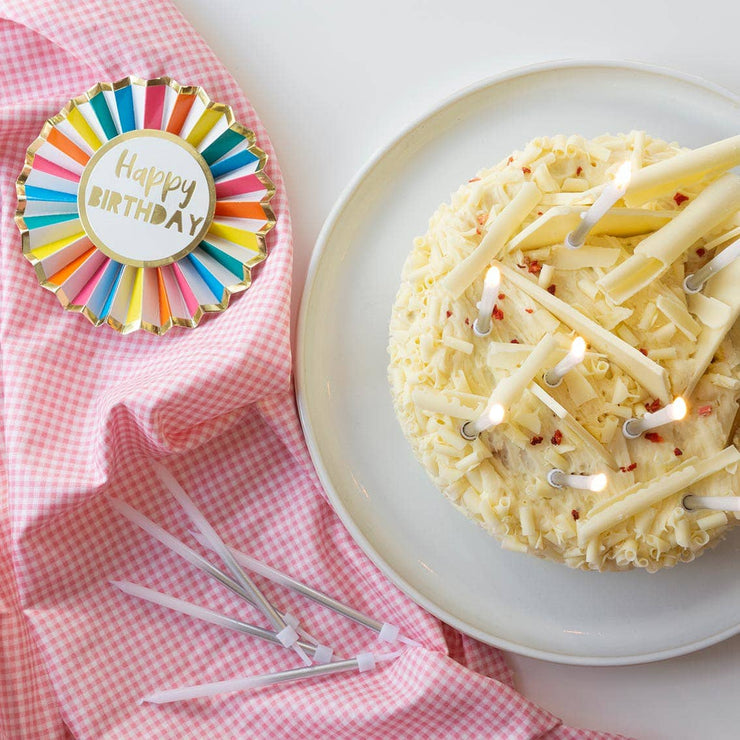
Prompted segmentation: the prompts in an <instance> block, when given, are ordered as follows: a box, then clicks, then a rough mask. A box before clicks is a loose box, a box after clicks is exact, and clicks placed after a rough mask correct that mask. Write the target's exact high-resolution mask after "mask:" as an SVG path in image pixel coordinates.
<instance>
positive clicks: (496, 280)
mask: <svg viewBox="0 0 740 740" xmlns="http://www.w3.org/2000/svg"><path fill="white" fill-rule="evenodd" d="M500 283H501V271H500V270H499V269H498V267H496V266H495V265H494V266H493V267H491V268H489V270H488V272H487V273H486V277H485V279H484V280H483V287H484V288H485V290H495V289H496V288H498V286H499V284H500Z"/></svg>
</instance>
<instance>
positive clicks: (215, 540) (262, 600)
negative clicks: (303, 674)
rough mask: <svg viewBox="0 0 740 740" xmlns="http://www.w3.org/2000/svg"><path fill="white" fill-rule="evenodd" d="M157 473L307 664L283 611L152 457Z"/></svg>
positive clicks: (179, 486)
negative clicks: (242, 566) (260, 587)
mask: <svg viewBox="0 0 740 740" xmlns="http://www.w3.org/2000/svg"><path fill="white" fill-rule="evenodd" d="M150 463H151V466H152V468H153V469H154V472H155V473H156V474H157V477H158V478H159V479H160V481H162V483H163V484H164V485H165V487H166V488H167V489H168V490H169V492H170V493H171V494H172V495H173V496H174V497H175V499H176V500H177V502H178V503H179V504H180V506H181V507H182V508H183V510H184V511H185V513H186V514H187V515H188V518H189V519H190V521H191V522H193V524H195V526H196V527H197V528H198V529H199V530H200V532H201V533H202V534H203V536H204V537H205V538H206V539H207V540H208V541H209V542H210V543H211V545H212V547H213V550H214V552H215V553H216V554H217V555H218V556H219V557H220V558H221V560H223V561H224V563H225V564H226V567H227V568H228V569H229V570H230V571H231V574H232V576H234V579H235V580H236V582H237V583H238V584H239V585H240V586H241V587H242V588H243V589H244V590H245V591H246V592H247V593H249V594H251V595H252V596H253V598H254V599H255V605H256V606H257V608H258V609H259V610H260V611H261V612H262V613H263V614H264V615H265V617H266V618H267V620H268V621H269V622H270V624H271V625H272V626H273V627H274V628H275V629H276V630H279V631H278V632H277V636H278V639H280V641H281V642H282V643H283V644H284V645H285V647H292V648H293V650H294V651H295V652H296V653H297V654H298V656H299V657H300V658H301V660H303V662H304V663H306V664H308V665H310V663H311V660H310V659H309V658H308V656H307V655H306V653H304V652H303V650H302V649H301V647H300V646H299V645H298V644H297V642H298V633H297V632H296V630H295V629H294V628H293V627H292V626H291V625H289V624H288V623H287V622H286V621H285V619H283V617H282V615H281V614H280V613H279V612H278V611H277V610H276V609H275V607H274V606H273V605H272V604H271V603H270V601H269V600H268V599H267V598H266V597H265V596H264V594H263V593H262V592H261V591H260V590H259V589H258V588H257V586H256V585H255V583H254V581H252V579H251V578H250V577H249V576H248V575H247V574H246V573H245V572H244V571H243V570H242V568H241V567H240V566H239V564H238V563H237V562H236V560H234V556H233V555H232V554H231V553H230V552H229V549H228V548H227V547H226V545H225V544H224V543H223V540H222V539H221V538H220V537H219V536H218V533H217V532H216V530H215V529H214V528H213V527H212V526H211V525H210V524H209V522H208V520H207V519H206V518H205V517H204V516H203V514H202V513H201V511H200V510H199V509H198V507H197V506H196V505H195V504H194V503H193V501H192V500H191V499H190V497H189V496H188V495H187V493H185V489H183V487H182V486H181V485H180V484H179V483H178V481H177V480H176V479H175V477H174V476H173V475H172V473H170V471H169V470H167V468H165V467H164V466H163V465H160V464H159V463H157V462H155V461H153V460H152V461H150Z"/></svg>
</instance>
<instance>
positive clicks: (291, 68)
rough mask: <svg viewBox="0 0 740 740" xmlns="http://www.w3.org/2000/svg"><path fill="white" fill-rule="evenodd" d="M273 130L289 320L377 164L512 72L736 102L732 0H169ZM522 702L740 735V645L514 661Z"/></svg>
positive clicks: (613, 725)
mask: <svg viewBox="0 0 740 740" xmlns="http://www.w3.org/2000/svg"><path fill="white" fill-rule="evenodd" d="M175 2H176V4H177V6H178V7H179V8H180V10H181V11H182V12H183V14H184V15H185V16H186V17H187V18H188V20H189V21H190V22H191V23H192V24H193V25H194V26H195V28H196V29H197V30H198V31H199V32H200V33H201V34H202V35H203V37H204V38H205V39H206V41H207V42H208V43H209V44H210V45H211V47H212V48H214V49H215V50H216V53H217V54H218V55H219V56H220V58H221V60H222V61H223V62H224V64H225V65H226V66H227V67H228V68H229V70H230V71H231V72H232V74H233V75H234V77H235V78H236V80H237V82H238V83H239V84H240V85H241V87H242V89H243V90H244V91H245V92H246V94H247V96H248V97H249V98H250V100H251V102H252V104H253V105H254V106H255V108H256V109H257V112H258V114H259V116H260V117H261V119H262V122H263V123H264V125H265V127H266V128H267V130H268V132H269V134H270V137H271V139H272V143H273V145H274V147H275V149H276V151H277V155H278V158H279V161H280V165H281V167H282V171H283V175H284V177H285V180H286V183H287V188H288V195H289V198H290V205H291V213H292V217H293V225H294V232H295V269H294V288H293V316H294V319H295V316H296V312H297V308H298V303H299V301H300V297H301V290H302V286H303V282H304V279H305V274H306V269H307V266H308V261H309V259H310V256H311V251H312V248H313V245H314V243H315V241H316V237H317V235H318V233H319V230H320V228H321V225H322V223H323V221H324V219H325V218H326V216H327V214H328V213H329V211H330V209H331V207H332V205H333V204H334V202H335V200H336V199H337V198H338V197H339V195H340V193H341V191H342V189H343V188H344V186H345V185H346V184H347V183H348V182H349V180H350V179H351V178H352V177H353V175H354V174H355V173H356V172H357V170H359V169H360V167H361V166H362V165H363V164H364V163H365V162H366V160H367V159H368V158H369V157H370V156H371V155H372V154H373V153H374V152H375V150H376V149H378V148H379V147H381V146H383V145H384V144H385V143H387V142H388V141H389V140H390V139H391V138H392V137H394V136H395V135H396V134H397V133H398V132H399V131H400V130H401V129H402V128H404V127H405V126H406V125H407V124H408V123H410V122H411V121H412V120H414V119H416V118H418V117H419V116H420V115H421V114H423V113H426V112H427V111H428V110H429V109H430V108H431V107H433V106H434V105H435V104H436V103H437V102H438V101H439V100H441V99H443V98H445V97H446V96H448V95H450V94H452V93H453V92H455V91H456V90H458V89H459V88H462V87H464V86H467V85H469V84H471V83H473V82H476V81H478V80H480V79H483V78H485V77H488V76H491V75H493V74H497V73H500V72H503V71H505V70H507V69H512V68H516V67H521V66H524V65H528V64H535V63H542V62H547V61H552V60H558V59H614V60H635V61H642V62H648V63H651V64H657V65H661V66H664V67H670V68H673V69H677V70H680V71H682V72H688V73H690V74H694V75H698V76H700V77H704V78H706V79H708V80H711V81H712V82H714V83H717V84H719V85H722V86H724V87H726V88H728V89H730V90H732V91H734V92H735V93H740V63H739V62H740V51H739V49H740V44H739V43H738V32H739V29H740V4H737V3H733V2H730V0H703V2H700V3H697V2H688V1H687V0H673V1H672V2H665V1H664V0H660V1H658V0H652V2H651V1H650V0H639V1H638V0H622V2H620V3H607V2H599V0H589V1H588V2H585V1H583V0H579V1H578V2H570V3H568V2H565V3H563V2H561V3H554V2H552V0H528V2H510V3H500V2H495V0H455V2H450V1H449V0H427V1H425V0H395V1H391V0H375V2H366V3H359V2H352V1H349V0H346V1H345V2H342V1H341V0H314V1H313V2H309V0H272V2H243V1H239V0H208V1H206V0H175ZM508 658H509V660H510V663H511V665H512V666H513V668H514V670H515V672H516V680H517V687H518V689H519V690H520V691H521V692H522V693H523V694H524V695H525V696H527V697H528V698H530V699H532V700H534V701H536V702H538V703H539V704H540V705H542V706H543V707H545V708H547V709H549V710H550V711H552V712H553V713H555V714H557V715H558V716H560V717H562V718H563V719H564V720H565V721H566V722H567V723H569V724H571V725H574V726H580V727H590V728H593V729H600V730H607V731H610V732H619V733H623V734H625V735H630V736H633V737H636V738H640V739H645V740H648V739H650V740H655V739H658V738H671V740H681V739H683V738H692V739H693V738H708V739H709V740H721V739H722V738H735V737H738V736H740V722H738V721H737V719H736V718H737V717H738V712H737V692H738V689H739V688H740V681H739V680H738V679H739V678H740V636H738V637H735V638H733V639H730V640H727V641H726V642H723V643H720V644H719V645H715V646H714V647H711V648H708V649H706V650H703V651H701V652H698V653H694V654H693V655H689V656H685V657H682V658H674V659H672V660H667V661H662V662H659V663H652V664H647V665H638V666H627V667H614V668H601V667H599V668H588V667H585V668H584V667H576V666H566V665H558V664H554V663H547V662H543V661H539V660H534V659H531V658H523V657H520V656H517V655H513V654H508Z"/></svg>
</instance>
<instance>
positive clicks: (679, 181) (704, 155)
mask: <svg viewBox="0 0 740 740" xmlns="http://www.w3.org/2000/svg"><path fill="white" fill-rule="evenodd" d="M737 165H740V135H738V136H731V137H730V138H729V139H723V140H722V141H716V142H714V143H713V144H709V145H707V146H703V147H700V148H699V149H693V150H692V151H689V152H682V153H681V154H677V155H676V156H675V157H671V158H670V159H666V160H664V161H662V162H657V163H656V164H651V165H650V166H649V167H645V168H644V169H641V170H638V171H637V172H636V173H635V174H634V175H633V176H632V181H631V182H630V185H629V187H628V188H627V193H626V194H625V196H624V200H625V202H626V203H627V205H628V206H630V207H634V206H638V205H642V204H643V203H646V202H647V201H649V200H654V199H656V198H660V197H661V196H663V195H669V194H671V193H672V192H674V191H675V190H676V189H677V188H679V187H680V186H684V187H685V186H686V185H688V184H690V183H693V182H696V181H697V180H700V179H701V178H702V177H704V175H706V174H708V173H710V172H724V171H726V170H729V169H731V168H732V167H736V166H737Z"/></svg>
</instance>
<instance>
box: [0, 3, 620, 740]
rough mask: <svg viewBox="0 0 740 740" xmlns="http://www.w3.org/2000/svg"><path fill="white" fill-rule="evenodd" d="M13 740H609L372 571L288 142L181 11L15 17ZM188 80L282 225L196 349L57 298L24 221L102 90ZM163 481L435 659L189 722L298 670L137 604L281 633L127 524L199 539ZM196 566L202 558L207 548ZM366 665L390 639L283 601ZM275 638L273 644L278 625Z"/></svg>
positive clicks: (1, 566) (10, 494)
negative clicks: (295, 285) (301, 363)
mask: <svg viewBox="0 0 740 740" xmlns="http://www.w3.org/2000/svg"><path fill="white" fill-rule="evenodd" d="M0 50H1V51H2V60H3V66H2V72H0V83H1V84H0V141H2V147H0V188H1V190H0V199H1V204H2V224H1V225H0V228H1V229H2V231H1V232H0V239H1V243H2V250H1V252H0V260H1V264H0V308H1V310H0V342H1V347H2V353H1V356H0V360H1V363H2V364H1V372H2V384H1V385H0V393H1V394H2V398H1V401H2V405H1V406H0V408H1V409H2V434H3V439H4V445H3V450H2V452H3V454H2V465H1V472H2V475H1V476H0V504H1V507H0V738H3V740H5V739H8V740H18V739H20V738H44V739H46V738H52V739H53V738H58V737H59V738H61V737H68V736H73V737H79V738H95V739H99V738H137V739H138V738H158V739H159V738H189V737H193V738H226V737H229V738H275V737H289V738H343V737H346V738H357V737H362V738H406V737H409V738H437V737H439V738H443V737H444V738H446V737H450V738H453V737H454V738H463V737H471V738H473V737H475V738H478V737H486V738H548V739H556V738H580V737H584V738H601V737H607V736H606V735H603V734H599V733H596V732H585V731H580V730H574V729H571V728H568V727H565V726H564V725H563V724H562V723H561V722H560V721H559V720H558V719H557V718H556V717H554V716H553V715H552V714H550V713H548V712H546V711H544V710H542V709H540V708H538V707H537V706H535V705H533V704H532V703H531V702H529V701H528V700H527V699H525V698H524V697H522V696H521V695H519V694H518V693H517V692H516V691H515V690H514V689H513V688H512V676H511V673H510V671H509V669H508V668H507V666H506V664H505V662H504V660H503V658H502V655H501V653H500V652H499V651H497V650H495V649H493V648H490V647H488V646H485V645H482V644H480V643H477V642H475V641H474V640H471V639H469V638H467V637H465V636H463V635H461V634H459V633H457V632H455V631H454V630H452V629H451V628H449V627H447V626H445V625H443V624H441V623H440V622H439V621H437V620H436V619H434V618H433V617H431V616H430V615H428V614H427V613H425V612H424V611H423V610H422V609H420V608H419V607H418V606H416V605H415V604H414V603H413V602H411V601H410V600H409V599H408V598H406V597H405V596H404V595H403V594H402V593H400V592H399V591H398V590H397V589H396V588H395V587H394V586H393V585H391V584H390V583H389V582H388V581H387V580H386V579H385V578H384V577H383V576H382V575H381V573H380V572H379V571H378V570H377V569H376V568H375V567H374V566H373V565H372V564H371V563H370V562H369V560H368V559H367V558H366V557H365V555H364V554H363V553H362V552H361V551H360V550H359V549H358V548H357V546H356V545H355V544H354V543H353V541H352V540H351V539H350V537H349V536H348V534H347V532H346V531H345V530H344V528H343V527H342V525H341V524H340V522H339V520H338V519H337V517H336V515H335V514H334V513H333V511H332V509H331V508H330V506H329V505H328V503H327V501H326V499H325V497H324V494H323V492H322V490H321V488H320V486H319V483H318V481H317V479H316V477H315V475H314V472H313V469H312V467H311V462H310V460H309V458H308V455H307V452H306V448H305V445H304V441H303V437H302V435H301V429H300V426H299V424H298V421H297V417H296V413H295V407H294V397H293V393H292V388H291V356H290V344H289V326H290V325H289V299H290V276H291V256H292V255H291V250H292V244H291V225H290V216H289V214H288V208H287V201H286V196H285V189H284V187H283V182H282V178H281V175H280V170H279V169H278V166H277V161H276V159H275V156H274V152H273V150H272V147H271V145H270V141H269V139H268V137H267V134H266V132H265V130H264V129H263V127H262V125H261V124H260V121H259V119H258V118H257V116H256V114H255V112H254V111H253V109H252V108H251V106H250V105H249V103H248V102H247V100H246V98H245V96H244V94H243V93H242V92H241V90H240V89H239V88H238V87H237V85H236V84H235V82H234V80H233V79H232V78H231V76H230V75H229V73H228V72H227V71H226V70H225V69H224V67H223V66H222V65H221V64H220V63H219V61H218V59H217V58H216V56H215V55H214V54H213V52H212V51H211V50H210V49H209V48H208V47H207V46H206V44H205V43H204V42H203V41H202V40H201V39H200V38H199V37H198V35H197V34H196V33H195V32H194V31H193V29H192V28H191V27H190V26H189V25H188V23H187V22H186V21H185V20H184V19H183V18H182V16H181V15H180V14H179V13H178V11H177V10H176V9H174V8H173V7H172V6H171V5H169V4H168V3H167V2H163V1H162V0H135V1H134V2H125V3H122V2H105V1H104V0H84V1H75V2H67V3H62V2H57V1H56V0H55V1H54V2H38V1H36V2H28V1H26V2H16V1H15V0H0ZM128 74H135V75H138V76H140V77H158V76H160V75H164V74H167V75H170V76H171V77H174V78H175V79H176V80H178V81H179V82H182V83H185V84H198V85H202V86H203V87H204V88H205V89H206V90H207V91H208V92H209V94H210V95H211V97H212V98H213V99H215V100H218V101H223V102H228V103H230V104H231V105H232V106H233V108H234V110H235V112H236V114H237V117H238V119H239V120H240V121H242V122H244V123H245V124H246V125H247V126H249V127H250V128H251V129H253V130H254V131H255V132H256V134H257V141H258V144H259V146H261V147H262V148H263V149H264V150H266V151H267V152H268V154H269V157H270V159H269V166H268V170H269V175H270V176H271V177H272V179H273V181H274V182H275V183H276V185H277V195H276V197H275V200H274V201H273V207H274V209H275V212H276V214H277V226H276V228H275V230H274V231H273V232H272V233H271V234H270V237H269V249H270V255H269V258H268V260H267V261H266V262H265V264H264V265H263V266H261V267H260V268H259V270H258V271H257V275H256V279H255V282H254V285H253V287H252V288H251V289H250V290H249V291H248V292H247V293H245V294H243V295H242V296H240V297H239V298H238V299H236V300H235V301H234V302H233V305H232V306H231V307H230V308H229V309H228V310H227V311H226V312H225V313H224V314H221V315H219V316H217V317H211V318H209V319H207V320H205V321H204V322H203V324H202V325H201V326H200V327H199V328H198V329H196V330H194V331H192V330H173V331H171V332H170V333H169V334H168V335H166V336H165V337H162V338H160V337H155V336H152V335H149V334H146V333H143V332H138V333H136V334H134V335H132V336H126V337H122V336H120V335H118V334H116V333H114V332H113V331H112V330H110V329H109V328H107V327H102V328H97V329H96V328H94V327H92V325H90V324H89V323H88V322H87V320H86V319H84V318H83V317H81V316H79V315H75V314H71V313H68V312H65V311H63V310H62V308H61V307H60V305H59V304H58V302H57V300H56V298H55V297H54V296H53V295H52V294H51V293H49V292H47V291H44V290H42V289H41V288H40V287H39V285H38V284H37V281H36V278H35V276H34V271H33V269H32V268H31V266H30V265H29V263H28V262H27V261H26V260H25V258H24V257H23V256H22V254H21V250H20V238H19V235H18V233H17V230H16V227H15V225H14V223H13V213H14V210H15V204H16V197H15V179H16V177H17V176H18V174H19V172H20V171H21V169H22V166H23V161H24V154H25V150H26V148H27V147H28V145H29V144H30V143H31V142H32V141H33V139H34V138H35V137H36V135H37V134H38V132H39V131H40V129H41V127H42V125H43V123H44V120H45V119H46V118H48V117H49V116H51V115H54V114H56V113H57V112H58V111H59V110H60V108H61V107H62V106H63V105H64V104H65V102H66V101H67V100H68V99H69V98H70V97H72V96H74V95H77V94H79V93H80V92H82V91H84V90H85V89H87V88H88V87H90V86H92V85H93V84H94V83H95V82H97V81H99V80H116V79H119V78H121V77H124V76H126V75H128ZM148 457H153V458H157V459H160V460H163V461H164V462H165V463H166V464H167V466H168V467H169V468H170V469H171V470H172V471H173V472H174V473H175V475H176V476H177V477H178V478H179V480H180V481H181V483H182V484H183V485H184V487H185V488H186V490H188V491H189V492H190V493H191V495H192V496H193V498H194V499H195V501H196V502H197V504H198V505H199V506H200V507H201V509H202V510H203V511H204V512H205V513H206V515H207V516H208V518H209V519H210V521H211V522H212V524H213V525H214V526H215V527H216V528H217V530H218V531H219V532H220V533H221V535H222V536H223V537H224V539H225V540H226V541H228V542H230V543H232V544H234V545H236V546H240V547H242V548H243V549H247V550H248V551H249V552H250V553H252V554H253V555H255V556H256V557H258V558H261V559H263V560H265V561H267V562H269V563H271V564H274V565H275V566H277V567H279V568H283V569H285V570H287V571H288V572H291V573H293V574H297V575H300V577H302V578H303V579H304V580H306V581H308V582H309V583H312V584H313V585H315V586H316V587H319V588H322V589H324V590H326V591H329V592H330V593H333V594H336V595H337V596H338V597H340V598H342V599H343V600H345V601H346V602H348V603H350V604H353V605H355V606H356V607H357V608H359V609H362V610H364V611H365V612H368V613H371V614H374V615H380V616H381V617H382V618H383V619H385V620H387V621H389V622H392V623H394V624H397V625H400V626H401V628H402V629H403V631H404V632H405V633H406V634H409V635H410V636H411V637H413V638H415V639H417V640H418V641H419V642H420V643H421V644H422V647H420V648H413V649H411V650H408V651H407V652H406V653H405V654H404V655H403V656H402V657H401V658H399V659H398V660H397V661H396V662H395V663H393V664H390V665H386V666H384V667H383V668H381V669H379V670H377V671H375V672H371V673H364V674H356V673H355V674H343V675H340V676H333V677H327V678H324V679H321V680H318V681H311V682H303V683H300V684H293V685H284V686H280V687H272V688H268V689H263V690H258V691H255V692H252V693H240V694H230V695H225V696H219V697H216V698H213V699H207V700H197V701H192V702H186V703H180V704H172V705H166V706H156V705H143V706H141V705H139V704H138V699H139V698H140V697H142V696H143V695H144V694H147V693H149V692H151V691H153V690H157V689H163V688H170V687H175V686H182V685H190V684H195V683H202V682H210V681H219V680H224V679H227V678H232V677H238V676H247V675H251V674H259V673H265V672H271V671H277V670H284V669H287V668H293V667H296V657H295V655H294V654H293V653H291V652H290V651H285V650H281V649H279V648H276V647H273V646H271V645H267V644H265V643H261V642H257V641H256V640H254V639H253V638H250V637H248V636H245V635H240V634H237V633H233V632H227V631H225V630H221V629H219V628H217V627H214V626H210V625H206V624H203V623H199V622H197V621H195V620H193V619H191V618H188V617H185V616H181V615H177V614H174V613H171V612H168V611H165V610H163V609H161V608H159V607H156V606H153V605H150V604H145V603H143V602H139V601H136V600H134V599H132V598H130V597H127V596H124V595H123V594H121V593H119V592H118V591H116V590H115V589H114V588H112V587H111V586H110V585H109V584H108V580H109V579H121V580H131V581H134V582H136V583H140V584H142V585H146V586H149V587H152V588H155V589H158V590H160V591H165V592H167V593H170V594H173V595H176V596H179V597H181V598H184V599H187V600H189V601H193V602H196V603H199V604H202V605H205V606H209V607H210V608H212V609H215V610H217V611H220V612H223V613H227V614H231V615H233V616H237V617H241V618H242V619H244V620H246V621H252V622H258V623H260V624H264V623H263V622H261V618H260V616H259V615H258V614H256V613H255V612H254V610H253V609H252V608H251V607H249V605H246V604H244V603H243V602H240V601H238V600H237V599H236V598H234V597H233V596H232V595H231V594H230V593H229V592H227V591H225V590H224V589H223V588H221V587H220V586H219V585H218V584H216V583H215V582H213V581H212V580H210V579H208V578H207V577H206V576H204V575H203V574H201V573H200V572H199V571H196V570H195V569H193V568H192V567H191V566H189V565H187V564H186V563H184V562H183V561H182V560H180V559H178V558H177V556H174V555H172V554H171V553H169V552H168V551H167V550H166V549H165V548H164V547H163V546H161V545H160V544H159V543H158V542H156V541H154V540H152V539H150V538H148V537H147V536H146V535H145V534H143V533H142V532H141V531H139V530H137V529H136V528H135V527H133V526H132V525H131V524H129V523H128V522H127V521H125V520H124V519H122V518H120V517H119V516H118V515H117V514H115V513H113V512H112V511H111V509H110V508H109V506H108V503H107V500H106V496H116V497H119V498H123V499H124V500H126V501H127V502H129V503H130V504H132V505H133V506H135V507H136V508H138V509H140V510H141V511H143V512H144V513H145V514H147V515H148V516H149V517H151V518H152V519H154V520H155V521H156V522H158V523H160V524H162V525H163V526H164V527H166V528H167V529H169V530H170V531H171V532H172V533H173V534H175V535H176V536H179V537H180V538H182V539H184V540H186V541H188V538H189V535H188V533H187V529H188V522H187V520H186V518H185V516H184V514H183V512H182V511H181V510H180V509H179V508H178V506H177V505H176V504H175V502H174V500H173V499H172V497H171V496H169V495H168V494H167V493H166V492H165V491H164V490H163V488H162V486H161V484H160V483H159V482H158V480H157V479H156V478H155V476H154V474H153V473H152V471H151V470H150V469H149V468H148V466H147V464H146V459H147V458H148ZM191 544H193V545H194V547H196V549H197V548H199V546H198V545H197V544H195V543H193V542H191ZM266 591H267V592H268V594H270V595H271V596H272V597H273V598H274V599H275V600H276V601H277V602H279V604H280V606H281V607H282V608H284V609H286V610H288V611H291V612H294V613H300V615H301V618H302V621H303V623H304V624H305V626H306V627H307V629H309V630H310V631H311V632H312V633H313V634H316V635H320V636H321V637H322V638H323V640H324V641H325V642H327V643H329V644H332V645H334V646H337V649H338V650H339V651H341V652H342V653H343V654H344V655H353V654H355V653H356V652H358V651H361V650H363V649H366V648H367V647H368V645H370V644H371V643H372V642H373V639H372V638H373V637H374V635H373V634H372V633H370V632H368V631H367V630H365V629H363V628H361V627H359V626H357V625H355V624H354V623H351V622H349V621H348V620H344V619H342V618H341V617H338V616H337V615H335V614H333V613H331V612H328V611H326V610H323V609H321V608H320V607H318V606H316V605H313V604H312V603H311V602H306V601H304V600H299V599H297V598H296V597H294V596H292V595H291V594H289V593H285V592H284V591H282V590H280V589H276V588H266ZM265 626H266V625H265Z"/></svg>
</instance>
